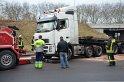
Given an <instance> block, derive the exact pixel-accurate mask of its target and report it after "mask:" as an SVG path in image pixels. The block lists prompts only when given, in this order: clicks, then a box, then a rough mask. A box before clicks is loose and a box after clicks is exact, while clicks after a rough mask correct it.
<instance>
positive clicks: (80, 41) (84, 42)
mask: <svg viewBox="0 0 124 82" xmlns="http://www.w3.org/2000/svg"><path fill="white" fill-rule="evenodd" d="M76 11H77V10H76V7H73V6H69V7H63V8H58V9H55V10H51V11H49V12H46V13H45V14H44V15H43V16H41V17H39V18H38V19H37V27H36V32H35V33H34V35H33V38H34V40H36V39H38V36H39V35H42V39H43V40H44V41H45V43H46V46H45V47H44V52H45V54H44V57H45V58H47V59H50V58H51V57H53V56H59V55H58V52H57V44H58V42H59V41H60V37H61V36H62V37H63V38H64V40H65V41H67V42H68V45H69V49H68V59H71V58H72V57H74V56H75V55H81V56H86V57H92V56H101V54H102V51H103V49H105V40H102V39H94V38H93V37H92V36H87V37H80V36H79V28H78V20H77V12H76Z"/></svg>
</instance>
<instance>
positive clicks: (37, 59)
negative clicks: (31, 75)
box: [36, 52, 43, 61]
mask: <svg viewBox="0 0 124 82" xmlns="http://www.w3.org/2000/svg"><path fill="white" fill-rule="evenodd" d="M36 61H43V52H36Z"/></svg>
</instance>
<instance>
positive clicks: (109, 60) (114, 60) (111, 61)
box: [107, 60, 116, 62]
mask: <svg viewBox="0 0 124 82" xmlns="http://www.w3.org/2000/svg"><path fill="white" fill-rule="evenodd" d="M107 61H108V62H115V61H116V60H107Z"/></svg>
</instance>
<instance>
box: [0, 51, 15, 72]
mask: <svg viewBox="0 0 124 82" xmlns="http://www.w3.org/2000/svg"><path fill="white" fill-rule="evenodd" d="M16 60H17V58H16V55H15V54H14V53H13V52H12V51H10V50H4V51H2V52H0V70H6V69H10V68H13V67H14V66H15V65H16Z"/></svg>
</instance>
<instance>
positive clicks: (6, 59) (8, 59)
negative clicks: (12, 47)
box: [1, 54, 12, 66]
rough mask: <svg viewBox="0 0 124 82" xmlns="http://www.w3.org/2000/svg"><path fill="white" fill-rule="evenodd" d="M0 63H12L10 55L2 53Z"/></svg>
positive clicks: (6, 64)
mask: <svg viewBox="0 0 124 82" xmlns="http://www.w3.org/2000/svg"><path fill="white" fill-rule="evenodd" d="M1 63H2V64H3V65H5V66H8V65H10V64H11V63H12V57H11V56H10V55H9V54H6V55H3V56H2V57H1Z"/></svg>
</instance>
